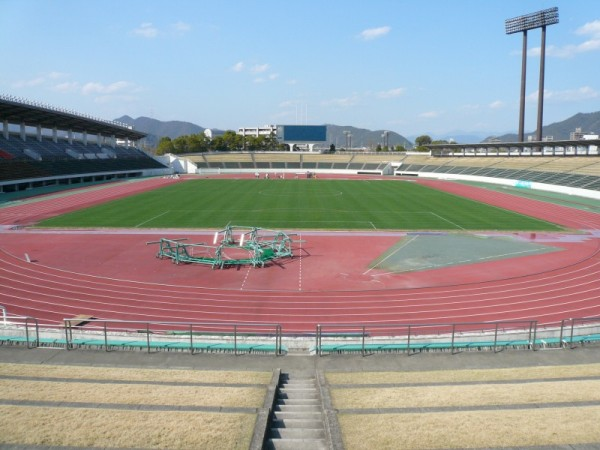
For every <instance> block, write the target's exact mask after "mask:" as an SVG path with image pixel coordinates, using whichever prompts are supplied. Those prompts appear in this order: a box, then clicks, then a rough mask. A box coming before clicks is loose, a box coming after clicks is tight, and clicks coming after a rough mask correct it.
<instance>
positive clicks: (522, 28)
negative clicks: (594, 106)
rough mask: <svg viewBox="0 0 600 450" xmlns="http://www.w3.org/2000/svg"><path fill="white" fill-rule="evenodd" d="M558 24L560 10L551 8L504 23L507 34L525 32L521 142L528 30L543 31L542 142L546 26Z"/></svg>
mask: <svg viewBox="0 0 600 450" xmlns="http://www.w3.org/2000/svg"><path fill="white" fill-rule="evenodd" d="M555 23H558V8H557V7H554V8H549V9H544V10H542V11H537V12H534V13H531V14H526V15H524V16H519V17H514V18H512V19H507V20H506V21H505V22H504V25H505V29H506V34H513V33H519V32H523V56H522V63H521V99H520V108H519V142H523V141H524V128H525V79H526V65H527V30H532V29H534V28H541V29H542V44H541V51H540V81H539V88H538V116H537V129H536V140H537V141H541V140H542V122H543V114H544V113H543V111H544V70H545V62H546V26H547V25H553V24H555Z"/></svg>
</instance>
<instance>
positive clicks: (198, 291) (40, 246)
mask: <svg viewBox="0 0 600 450" xmlns="http://www.w3.org/2000/svg"><path fill="white" fill-rule="evenodd" d="M421 182H423V183H424V184H427V185H429V186H432V187H434V188H436V189H443V190H445V191H448V192H452V193H455V194H457V195H461V196H465V197H469V198H473V199H475V200H480V201H484V202H486V203H490V204H493V205H496V206H500V207H503V208H508V209H512V210H515V211H519V212H523V213H527V214H528V215H531V216H535V217H538V218H541V219H545V220H549V221H552V222H556V223H560V224H562V225H564V226H567V227H569V228H572V229H573V230H586V231H574V232H573V233H562V234H555V233H552V234H547V235H539V234H538V235H536V236H535V237H530V238H531V239H534V238H535V240H536V242H538V243H540V242H542V243H548V245H552V246H553V247H560V248H561V249H562V251H558V252H554V253H547V254H543V255H535V256H527V257H521V258H518V259H506V260H500V261H493V262H492V261H490V262H483V263H477V264H470V265H463V266H455V267H447V268H441V269H435V270H429V271H422V272H414V273H404V274H389V273H387V274H386V273H382V272H380V271H376V270H368V269H367V267H368V264H369V262H370V261H372V260H373V259H375V258H376V257H377V256H379V255H380V254H381V253H382V252H383V251H385V249H387V248H389V247H390V246H391V245H393V244H394V243H395V242H397V240H398V239H399V238H400V237H401V236H402V235H403V233H376V232H374V233H347V234H343V233H317V232H314V233H303V236H302V239H303V242H302V243H298V244H296V245H297V248H296V251H295V254H296V255H298V256H297V257H295V258H294V259H290V260H286V261H284V262H282V264H280V265H277V266H271V267H268V268H265V269H254V268H240V269H228V270H215V271H213V270H211V269H210V268H208V267H204V266H196V265H179V266H176V265H173V264H170V263H169V262H168V261H163V260H159V259H156V258H154V257H153V255H154V253H155V252H156V247H152V246H147V245H145V243H146V242H147V241H151V240H154V239H156V238H157V237H158V236H163V235H165V233H161V234H156V232H145V233H142V232H140V233H138V232H136V231H115V232H110V233H101V232H70V233H61V232H37V231H33V230H23V231H9V230H6V231H5V232H3V233H0V248H1V249H2V251H1V252H0V304H3V305H4V306H6V307H7V309H8V311H9V312H10V313H14V314H22V315H30V316H34V317H38V318H41V319H43V320H44V321H47V322H48V323H55V324H59V323H61V322H62V319H63V318H65V317H73V316H75V315H77V314H89V315H92V316H94V317H97V318H111V319H123V320H157V321H198V322H222V323H232V322H260V323H265V322H269V323H280V324H282V326H283V331H284V332H286V333H293V332H312V331H314V330H315V326H316V324H319V323H322V324H323V323H356V324H394V323H396V324H398V323H401V324H406V323H412V324H427V323H459V322H481V321H500V320H502V321H506V320H537V321H539V324H540V325H545V324H547V325H550V324H556V323H557V322H559V321H560V320H562V319H567V318H571V317H598V316H600V233H599V232H598V231H597V230H600V216H599V215H597V214H593V213H589V212H586V211H580V210H575V209H571V208H566V207H562V206H557V205H552V204H548V203H544V202H539V201H534V200H527V199H522V198H520V197H515V196H513V195H509V194H504V193H498V192H495V191H489V190H485V189H480V188H474V187H469V186H464V185H460V184H455V183H451V182H439V181H421ZM158 184H160V183H158ZM154 186H155V185H154V184H149V185H148V187H149V188H153V187H154ZM136 189H137V188H136ZM111 195H112V194H111ZM122 195H127V193H125V194H122ZM67 199H68V197H64V198H62V199H61V202H65V201H67ZM48 201H49V202H53V201H55V200H48ZM96 201H102V200H100V199H96ZM64 207H65V205H64V204H62V205H60V208H64ZM76 207H78V206H76ZM49 209H51V208H50V207H49ZM3 212H4V210H0V219H4V217H3V216H4V215H3ZM4 223H7V222H4ZM168 234H169V235H170V236H172V237H176V236H190V234H192V235H194V233H192V232H187V233H186V232H182V231H179V232H173V231H171V232H168ZM194 237H197V238H198V239H197V241H206V238H207V237H209V235H208V234H207V233H202V232H198V233H196V234H195V236H194ZM517 237H518V238H521V239H527V238H528V236H526V235H517ZM25 253H28V255H30V257H31V258H32V259H33V261H32V262H27V261H26V260H25V256H24V255H25ZM340 261H342V263H340Z"/></svg>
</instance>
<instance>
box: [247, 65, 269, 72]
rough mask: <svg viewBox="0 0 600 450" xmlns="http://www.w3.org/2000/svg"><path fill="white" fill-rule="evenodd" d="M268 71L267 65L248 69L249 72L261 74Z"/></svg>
mask: <svg viewBox="0 0 600 450" xmlns="http://www.w3.org/2000/svg"><path fill="white" fill-rule="evenodd" d="M267 70H269V65H268V64H255V65H254V66H252V67H251V68H250V72H252V73H263V72H266V71H267Z"/></svg>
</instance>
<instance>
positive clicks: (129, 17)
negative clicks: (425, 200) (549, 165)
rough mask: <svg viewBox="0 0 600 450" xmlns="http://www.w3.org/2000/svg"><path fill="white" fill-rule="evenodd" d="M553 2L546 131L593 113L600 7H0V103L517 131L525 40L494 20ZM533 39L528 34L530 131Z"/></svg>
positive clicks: (61, 0)
mask: <svg viewBox="0 0 600 450" xmlns="http://www.w3.org/2000/svg"><path fill="white" fill-rule="evenodd" d="M553 6H557V7H558V8H559V14H560V23H558V24H556V25H552V26H549V27H548V30H547V37H546V46H547V47H546V54H547V58H546V83H545V91H546V94H545V109H544V124H545V125H547V124H550V123H553V122H557V121H561V120H564V119H566V118H568V117H570V116H572V115H573V114H576V113H578V112H595V111H599V110H600V1H597V0H554V1H546V0H527V1H525V0H453V1H448V0H421V1H417V0H410V1H409V0H372V1H364V0H345V1H342V0H296V1H282V0H278V1H276V0H262V1H258V0H222V1H215V0H213V1H204V0H189V1H185V0H169V1H167V0H164V1H158V0H121V1H115V0H53V1H50V0H0V42H1V43H2V49H3V51H2V59H3V63H2V70H0V93H2V94H9V95H16V96H20V97H24V98H26V99H29V100H35V101H41V102H44V103H48V104H51V105H54V106H59V107H64V108H68V109H72V110H75V111H78V112H81V113H86V114H92V115H94V116H97V117H100V118H103V119H114V118H117V117H120V116H122V115H125V114H127V115H129V116H132V117H134V118H136V117H139V116H148V117H153V118H156V119H159V120H183V121H189V122H193V123H195V124H198V125H200V126H203V127H209V128H219V129H237V128H238V127H242V126H256V125H264V124H304V123H308V124H325V123H329V124H336V125H346V126H349V125H352V126H356V127H361V128H368V129H373V130H376V129H387V130H391V131H395V132H397V133H400V134H402V135H404V136H416V135H419V134H423V133H427V134H430V135H432V137H434V138H436V137H452V135H453V134H458V133H461V132H464V131H467V132H472V133H480V134H484V135H485V134H487V133H504V132H516V130H517V127H518V108H519V92H520V91H519V90H520V77H521V46H522V35H521V34H520V33H519V34H513V35H506V34H505V31H504V21H505V19H508V18H512V17H515V16H519V15H522V14H527V13H531V12H535V11H538V10H541V9H546V8H550V7H553ZM540 39H541V32H540V30H532V31H530V32H529V33H528V44H529V45H528V47H529V52H528V53H529V57H528V61H527V64H528V66H527V74H528V76H527V96H528V101H527V105H526V122H525V128H526V131H534V129H535V126H536V115H537V89H538V77H539V47H540ZM585 131H596V132H598V131H600V130H585Z"/></svg>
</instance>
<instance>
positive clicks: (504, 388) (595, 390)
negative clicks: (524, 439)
mask: <svg viewBox="0 0 600 450" xmlns="http://www.w3.org/2000/svg"><path fill="white" fill-rule="evenodd" d="M331 398H332V400H333V406H334V407H335V408H338V409H362V408H400V409H402V408H447V407H454V408H459V407H469V406H477V407H479V406H498V405H532V404H544V403H561V402H574V403H576V402H585V401H600V380H574V381H555V382H553V381H544V382H528V383H501V384H494V383H486V384H474V385H473V384H471V385H442V386H437V385H436V386H427V387H421V386H411V387H401V388H397V387H394V388H391V387H390V388H358V389H352V388H343V389H332V390H331Z"/></svg>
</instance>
